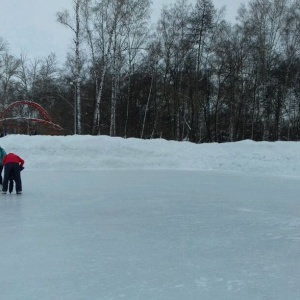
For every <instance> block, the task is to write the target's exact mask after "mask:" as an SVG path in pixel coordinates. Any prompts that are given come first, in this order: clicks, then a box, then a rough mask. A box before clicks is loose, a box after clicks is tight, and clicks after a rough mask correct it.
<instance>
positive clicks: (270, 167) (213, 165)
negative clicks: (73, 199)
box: [0, 135, 300, 177]
mask: <svg viewBox="0 0 300 300" xmlns="http://www.w3.org/2000/svg"><path fill="white" fill-rule="evenodd" d="M0 146H1V147H3V148H4V149H5V150H6V152H14V153H16V154H18V155H20V156H21V157H22V158H23V159H24V160H25V167H26V169H27V170H104V169H106V170H107V169H152V170H198V171H199V170H201V171H226V172H228V171H230V172H243V173H245V172H246V173H258V174H272V175H284V176H296V177H299V176H300V143H299V142H253V141H250V140H245V141H241V142H235V143H223V144H218V143H210V144H193V143H190V142H176V141H166V140H163V139H156V140H141V139H136V138H128V139H124V138H120V137H108V136H89V135H84V136H28V135H8V136H5V137H4V138H2V139H1V140H0Z"/></svg>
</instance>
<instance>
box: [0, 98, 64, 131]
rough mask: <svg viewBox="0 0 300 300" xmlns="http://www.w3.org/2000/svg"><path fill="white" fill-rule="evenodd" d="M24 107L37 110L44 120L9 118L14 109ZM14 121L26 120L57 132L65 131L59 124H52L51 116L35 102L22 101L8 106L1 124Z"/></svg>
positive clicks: (0, 116) (1, 117)
mask: <svg viewBox="0 0 300 300" xmlns="http://www.w3.org/2000/svg"><path fill="white" fill-rule="evenodd" d="M24 105H28V106H29V107H32V108H33V109H35V110H37V111H38V112H39V114H40V115H41V117H42V118H41V119H39V118H30V117H22V116H16V117H7V115H8V114H9V112H11V111H12V110H13V108H15V107H18V106H24ZM14 120H24V121H27V122H28V121H30V122H35V123H40V124H43V125H46V126H47V127H51V128H53V129H55V130H63V129H62V128H61V127H60V126H59V125H58V124H55V123H53V122H52V119H51V117H50V115H49V114H48V113H47V111H46V110H45V109H44V108H43V107H42V106H41V105H39V104H37V103H35V102H33V101H28V100H22V101H16V102H13V103H11V104H10V105H8V106H7V107H6V108H5V110H4V111H3V112H2V113H0V122H1V123H2V122H4V121H14Z"/></svg>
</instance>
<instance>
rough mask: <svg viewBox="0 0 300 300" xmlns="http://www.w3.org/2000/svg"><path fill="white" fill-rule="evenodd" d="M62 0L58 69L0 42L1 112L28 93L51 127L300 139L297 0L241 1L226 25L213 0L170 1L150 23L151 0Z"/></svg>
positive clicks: (51, 60)
mask: <svg viewBox="0 0 300 300" xmlns="http://www.w3.org/2000/svg"><path fill="white" fill-rule="evenodd" d="M70 1H71V0H70ZM72 4H73V8H72V10H71V11H60V12H57V16H56V17H57V19H56V22H59V23H61V26H66V27H67V28H68V29H69V30H70V31H71V33H72V47H70V49H69V51H68V53H66V61H65V63H64V65H63V66H59V65H58V62H57V59H56V56H55V53H51V54H49V56H47V57H45V58H43V59H35V60H32V59H28V58H27V56H26V54H25V53H21V54H20V56H19V57H15V56H13V55H11V54H10V53H9V50H8V49H9V47H8V45H9V41H4V40H3V39H1V38H0V111H3V110H4V109H5V107H7V106H8V105H9V104H11V103H13V102H14V101H18V100H23V99H24V100H30V101H34V102H36V103H38V104H40V105H41V106H42V107H43V108H45V109H46V110H47V111H48V113H49V114H50V115H51V116H52V118H53V121H54V122H55V123H57V124H59V125H60V126H61V127H63V129H64V130H63V132H60V133H59V134H73V133H74V132H76V133H77V134H91V135H100V134H101V135H110V136H121V137H137V138H145V139H148V138H164V139H169V140H177V141H183V140H186V141H191V142H195V143H203V142H225V141H238V140H243V139H252V140H255V141H261V140H265V141H277V140H299V138H300V131H299V129H300V127H299V126H300V52H299V51H300V0H252V1H249V2H248V3H247V4H246V5H242V6H241V7H240V9H239V11H238V14H237V19H236V22H234V24H231V23H230V22H228V21H227V20H226V19H225V18H224V14H223V11H222V10H217V9H216V8H215V7H214V5H213V1H212V0H197V2H196V3H195V4H190V3H189V2H188V1H185V0H177V1H176V2H174V4H172V5H169V6H166V7H164V8H163V9H162V11H161V15H160V18H159V20H158V21H157V23H156V24H150V16H151V1H150V0H114V1H111V0H73V1H72ZM0 36H1V29H0ZM45 38H46V37H45ZM21 109H22V110H23V111H21V112H20V111H18V112H16V111H15V112H14V113H15V114H22V115H25V116H26V117H28V118H30V117H35V116H34V114H36V112H34V111H31V110H30V109H27V110H26V107H25V108H24V107H22V108H19V110H21ZM74 115H76V118H74ZM5 122H6V123H8V122H9V121H8V120H7V121H2V124H6V123H5ZM10 122H11V120H10ZM17 122H27V121H26V120H25V121H24V119H20V120H19V121H17ZM30 126H31V125H30ZM39 126H40V127H38V131H39V132H41V133H43V132H44V133H46V131H43V130H44V129H43V128H42V126H41V125H39ZM27 127H29V125H28V126H27ZM15 128H18V127H17V126H15ZM15 130H17V129H15Z"/></svg>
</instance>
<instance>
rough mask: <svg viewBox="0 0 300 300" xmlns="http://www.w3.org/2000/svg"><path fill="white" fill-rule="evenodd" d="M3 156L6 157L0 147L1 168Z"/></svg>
mask: <svg viewBox="0 0 300 300" xmlns="http://www.w3.org/2000/svg"><path fill="white" fill-rule="evenodd" d="M5 155H6V152H5V150H4V149H3V148H2V147H0V166H2V159H3V157H4V156H5Z"/></svg>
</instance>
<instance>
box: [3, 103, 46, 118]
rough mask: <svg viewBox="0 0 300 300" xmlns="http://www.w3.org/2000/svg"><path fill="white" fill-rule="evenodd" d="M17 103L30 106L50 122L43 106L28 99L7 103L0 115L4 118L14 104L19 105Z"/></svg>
mask: <svg viewBox="0 0 300 300" xmlns="http://www.w3.org/2000/svg"><path fill="white" fill-rule="evenodd" d="M19 105H28V106H31V107H32V108H34V109H36V110H37V111H38V112H39V113H40V114H41V116H42V117H43V118H44V120H45V121H48V122H52V120H51V117H50V116H49V114H48V113H47V112H46V110H45V109H44V108H42V107H41V106H40V105H39V104H37V103H35V102H32V101H28V100H22V101H16V102H13V103H12V104H10V105H8V106H7V107H6V108H5V110H4V111H3V113H2V114H1V117H2V118H4V117H5V115H6V114H7V113H8V112H9V111H11V110H12V109H13V108H14V107H15V106H19ZM2 118H1V119H2Z"/></svg>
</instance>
